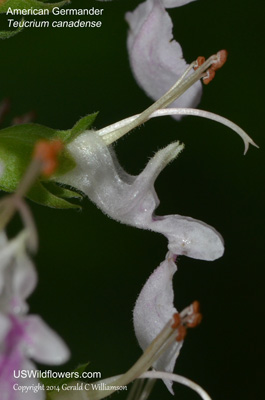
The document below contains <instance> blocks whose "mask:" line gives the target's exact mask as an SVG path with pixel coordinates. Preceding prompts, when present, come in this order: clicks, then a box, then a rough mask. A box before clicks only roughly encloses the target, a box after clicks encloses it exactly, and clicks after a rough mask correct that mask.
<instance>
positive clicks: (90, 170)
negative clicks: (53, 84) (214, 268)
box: [60, 131, 224, 260]
mask: <svg viewBox="0 0 265 400" xmlns="http://www.w3.org/2000/svg"><path fill="white" fill-rule="evenodd" d="M181 149H182V147H181V146H180V145H179V144H178V143H172V144H170V145H169V146H167V147H166V148H164V149H162V150H160V151H158V152H157V153H156V154H155V156H154V157H153V158H151V160H150V161H149V163H148V164H147V166H146V168H145V169H144V170H143V172H142V173H141V174H140V175H139V176H132V175H129V174H127V173H126V172H125V171H124V170H123V169H122V167H121V166H120V165H119V163H118V161H117V159H116V156H115V154H114V153H113V152H112V150H111V148H110V147H108V146H106V145H105V143H104V142H103V140H102V139H101V138H100V137H99V136H98V135H97V134H96V133H95V132H92V131H90V132H85V133H84V134H82V135H80V136H79V137H77V138H76V139H75V140H74V141H73V142H72V143H70V144H69V145H68V150H69V151H70V152H71V154H72V156H73V157H74V159H75V161H76V164H77V166H76V167H75V169H73V170H72V171H70V172H69V173H67V174H65V175H64V176H62V177H60V182H61V183H64V184H68V185H71V186H74V187H76V188H77V189H79V190H81V191H82V192H84V193H85V194H87V196H88V197H89V198H90V199H91V200H92V201H93V202H95V203H96V205H97V206H98V207H99V208H100V209H101V210H102V211H103V212H105V213H106V214H107V215H109V216H110V217H111V218H114V219H116V220H118V221H120V222H122V223H125V224H128V225H132V226H136V227H138V228H142V229H149V230H152V231H156V232H160V233H162V234H164V235H165V236H166V237H167V238H168V240H169V249H170V250H171V251H172V252H173V253H174V254H176V255H180V254H183V255H186V256H188V257H192V258H199V259H203V260H214V259H216V258H218V257H221V256H222V254H223V251H224V246H223V241H222V238H221V236H220V235H219V234H218V233H217V232H216V231H215V229H214V228H212V227H210V226H208V225H206V224H204V223H203V222H200V221H197V220H194V219H192V218H189V217H181V216H179V215H169V216H164V217H157V216H155V215H154V214H153V213H154V211H155V209H156V207H157V206H158V204H159V200H158V197H157V194H156V192H155V189H154V182H155V180H156V178H157V176H158V175H159V173H160V172H161V170H162V169H163V168H164V167H165V166H166V165H167V164H168V163H169V162H170V161H171V160H173V159H174V158H175V157H176V156H177V154H178V153H179V152H180V150H181Z"/></svg>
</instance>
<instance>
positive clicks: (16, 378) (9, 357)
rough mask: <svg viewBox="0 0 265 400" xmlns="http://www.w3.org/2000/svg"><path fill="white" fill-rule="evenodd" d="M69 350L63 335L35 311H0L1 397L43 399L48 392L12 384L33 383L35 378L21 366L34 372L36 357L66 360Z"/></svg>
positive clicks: (47, 360)
mask: <svg viewBox="0 0 265 400" xmlns="http://www.w3.org/2000/svg"><path fill="white" fill-rule="evenodd" d="M68 357H69V351H68V349H67V347H66V346H65V344H64V342H63V341H62V339H61V338H60V337H59V336H58V335H57V334H56V333H55V332H54V331H53V330H52V329H50V328H49V327H48V326H47V325H46V324H45V323H44V321H43V320H42V319H41V318H40V317H39V316H36V315H29V316H14V315H9V316H8V315H4V314H0V387H1V399H2V400H28V399H32V400H33V399H34V400H35V399H36V400H43V399H44V398H45V392H44V391H39V392H38V393H30V392H29V393H22V392H21V391H14V388H13V385H14V384H18V385H21V384H22V385H28V386H30V385H32V384H34V383H36V382H37V381H36V378H34V377H32V376H28V377H27V379H24V378H23V377H21V375H20V372H21V370H27V371H28V372H29V374H30V373H31V374H34V370H35V366H34V365H33V364H32V363H31V362H30V361H29V359H33V360H35V361H37V362H40V363H43V364H61V363H63V362H65V361H67V359H68Z"/></svg>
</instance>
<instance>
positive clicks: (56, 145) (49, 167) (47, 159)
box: [33, 140, 63, 176]
mask: <svg viewBox="0 0 265 400" xmlns="http://www.w3.org/2000/svg"><path fill="white" fill-rule="evenodd" d="M62 148H63V143H62V142H61V141H60V140H53V141H50V142H48V141H46V140H40V141H39V142H37V144H36V146H35V149H34V154H33V158H35V159H36V160H39V161H41V163H42V169H41V172H42V174H43V175H45V176H50V175H52V174H53V173H54V171H55V170H56V168H57V165H58V163H57V156H58V153H59V152H60V151H61V150H62Z"/></svg>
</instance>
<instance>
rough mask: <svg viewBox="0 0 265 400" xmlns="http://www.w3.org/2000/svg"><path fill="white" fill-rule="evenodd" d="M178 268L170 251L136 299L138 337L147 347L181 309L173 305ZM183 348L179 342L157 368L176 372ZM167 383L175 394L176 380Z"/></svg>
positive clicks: (160, 359) (135, 317)
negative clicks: (173, 283) (180, 351)
mask: <svg viewBox="0 0 265 400" xmlns="http://www.w3.org/2000/svg"><path fill="white" fill-rule="evenodd" d="M176 270H177V267H176V265H175V263H174V261H173V258H172V255H171V254H170V253H168V254H167V257H166V259H165V261H163V262H162V263H161V264H160V265H159V267H158V268H157V269H156V270H155V271H154V272H153V273H152V275H151V276H150V277H149V278H148V280H147V282H146V283H145V285H144V287H143V289H142V290H141V293H140V295H139V297H138V299H137V301H136V304H135V308H134V311H133V323H134V329H135V334H136V338H137V340H138V342H139V344H140V346H141V348H142V349H143V350H145V349H146V348H147V347H148V346H149V344H150V343H151V342H152V341H153V340H154V339H155V337H156V336H157V335H158V334H159V333H160V331H161V330H162V329H163V328H164V326H165V325H166V324H167V323H168V321H170V320H171V319H172V316H173V314H175V313H176V312H177V310H176V309H175V307H174V305H173V300H174V292H173V287H172V278H173V275H174V273H175V272H176ZM180 348H181V344H180V343H179V342H176V341H175V342H174V344H173V345H172V346H171V347H170V348H169V349H168V350H166V351H165V352H164V353H163V354H162V355H161V357H160V358H159V359H158V360H157V361H156V362H155V363H154V365H153V367H154V368H156V369H158V370H161V371H167V372H172V371H173V369H174V366H175V362H176V359H177V357H178V355H179V350H180ZM165 383H166V385H167V387H168V389H169V390H170V392H171V393H172V383H171V382H169V381H165Z"/></svg>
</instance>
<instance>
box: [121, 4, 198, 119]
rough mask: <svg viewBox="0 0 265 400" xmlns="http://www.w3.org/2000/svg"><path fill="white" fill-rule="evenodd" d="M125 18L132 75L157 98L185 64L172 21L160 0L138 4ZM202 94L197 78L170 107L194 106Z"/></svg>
mask: <svg viewBox="0 0 265 400" xmlns="http://www.w3.org/2000/svg"><path fill="white" fill-rule="evenodd" d="M167 2H168V3H172V4H173V3H176V1H175V2H169V1H168V0H167ZM180 3H183V2H182V1H181V2H180ZM180 5H182V4H180ZM126 20H127V22H128V23H129V26H130V30H129V34H128V42H127V45H128V52H129V59H130V64H131V68H132V71H133V74H134V77H135V79H136V81H137V82H138V84H139V86H140V87H141V88H142V89H143V90H144V91H145V92H146V94H147V95H148V96H149V97H151V98H152V99H154V100H157V99H159V98H160V97H161V96H162V95H163V94H164V93H166V91H167V90H169V89H170V88H171V87H172V86H173V85H174V84H175V83H176V81H177V80H178V79H179V78H180V77H181V75H182V74H183V73H184V71H185V70H186V69H187V67H188V65H187V63H186V61H185V60H184V59H183V54H182V49H181V47H180V45H179V43H177V42H176V41H175V40H173V36H172V28H173V25H172V21H171V19H170V17H169V15H168V13H167V12H166V11H165V9H164V7H163V5H162V4H161V2H160V1H159V0H158V1H157V0H147V1H146V2H144V3H142V4H140V5H139V6H138V7H137V8H136V9H135V10H134V11H133V12H129V13H127V14H126ZM201 94H202V84H201V82H199V81H198V82H197V83H195V84H194V85H193V86H192V87H191V88H189V89H188V90H187V91H186V92H185V93H184V94H183V95H182V96H181V97H180V98H179V99H177V100H175V101H174V102H173V103H172V104H171V105H170V107H195V106H196V105H197V104H198V103H199V101H200V98H201ZM174 118H176V119H179V118H180V116H174Z"/></svg>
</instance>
